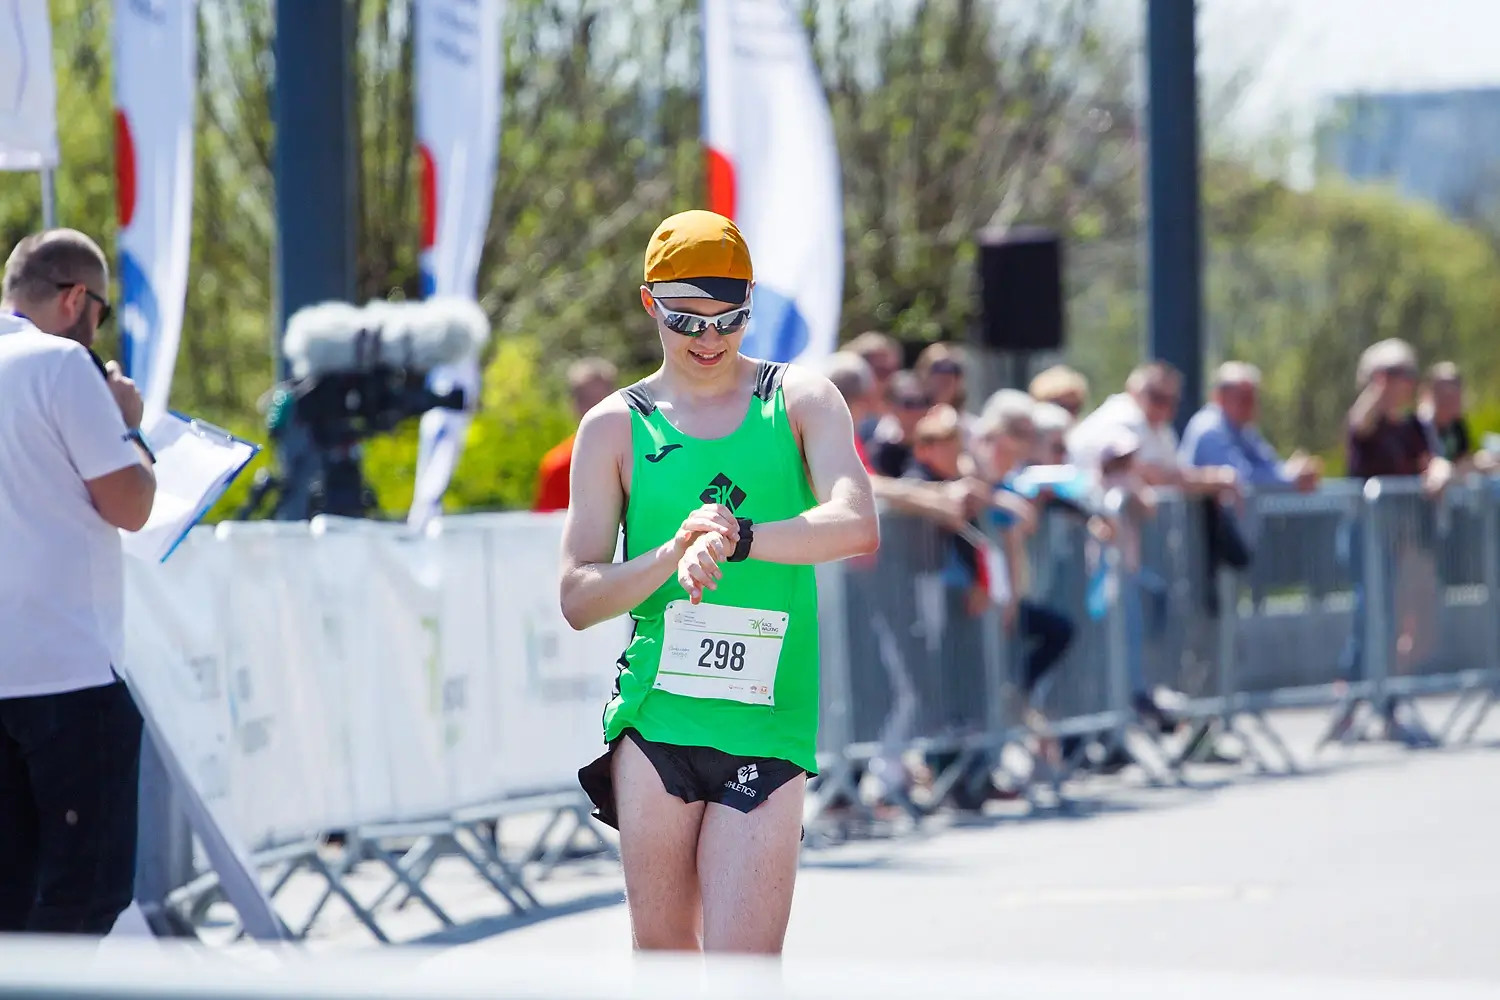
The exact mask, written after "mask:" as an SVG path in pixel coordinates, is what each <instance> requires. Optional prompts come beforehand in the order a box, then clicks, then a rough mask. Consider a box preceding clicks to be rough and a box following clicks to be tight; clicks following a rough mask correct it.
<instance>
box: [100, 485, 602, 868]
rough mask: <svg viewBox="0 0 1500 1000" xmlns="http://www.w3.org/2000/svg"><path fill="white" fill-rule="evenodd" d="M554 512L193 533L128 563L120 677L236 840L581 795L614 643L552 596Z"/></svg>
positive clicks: (596, 740) (268, 840) (248, 526)
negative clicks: (422, 530)
mask: <svg viewBox="0 0 1500 1000" xmlns="http://www.w3.org/2000/svg"><path fill="white" fill-rule="evenodd" d="M562 523H563V515H561V514H499V515H480V516H465V517H454V518H447V519H445V520H444V522H443V524H442V527H441V529H440V530H439V531H436V532H434V533H433V534H432V535H431V536H429V537H412V536H411V535H410V534H408V533H407V532H406V531H404V530H403V529H401V528H398V527H397V526H395V525H384V524H375V523H372V522H368V521H358V520H349V519H340V518H320V519H318V520H317V521H315V522H313V524H312V525H308V524H306V523H281V522H252V523H231V524H223V525H219V526H218V527H217V528H199V529H196V530H195V531H194V532H193V533H192V534H191V535H190V536H189V538H188V540H187V541H186V542H184V543H183V545H182V547H181V548H180V549H179V550H178V553H177V554H176V555H175V556H174V557H173V558H172V559H171V560H170V561H169V562H167V563H159V564H152V563H144V562H141V561H139V560H128V561H127V578H126V599H127V614H126V622H127V637H126V654H125V663H124V673H125V674H126V675H127V676H128V677H129V679H130V682H131V685H132V689H133V690H135V691H136V692H137V694H138V695H139V696H140V697H141V699H142V700H143V702H144V703H145V706H146V708H147V709H148V710H149V714H150V715H151V717H152V718H153V719H154V720H156V722H157V729H158V730H159V732H160V736H161V739H162V742H163V744H164V745H165V746H166V747H167V748H168V749H170V751H171V756H172V758H173V759H174V760H176V761H179V762H180V763H181V767H182V771H183V772H184V774H185V775H186V776H187V780H188V781H189V782H190V783H191V786H192V788H193V790H194V791H195V792H196V793H197V795H198V797H200V798H201V799H202V800H203V802H204V803H205V804H206V806H207V808H208V809H209V811H210V813H211V814H212V815H213V816H214V817H215V819H216V820H217V822H218V823H219V824H220V825H221V826H222V827H223V829H224V830H225V831H226V832H227V833H228V834H229V836H230V839H231V840H232V841H233V842H234V843H237V844H242V845H244V847H245V848H247V849H249V850H259V849H262V848H267V847H272V846H280V845H284V844H288V843H295V842H299V841H302V840H305V839H307V838H309V837H311V836H314V835H316V834H317V833H319V832H321V831H326V830H342V829H352V828H356V827H359V826H361V825H366V824H374V823H390V822H403V821H414V820H424V819H429V818H433V817H439V816H446V815H449V814H451V813H452V812H454V811H455V810H459V809H464V808H468V807H473V806H482V805H484V804H485V803H488V802H493V801H496V800H499V799H503V798H508V797H512V796H517V795H527V794H531V793H555V792H558V791H568V790H573V791H577V790H578V784H577V778H576V772H577V770H578V768H579V767H581V766H583V765H584V764H586V763H588V762H589V761H590V760H592V759H593V758H594V757H595V756H597V755H598V754H599V753H600V752H602V750H603V743H602V739H603V734H602V729H601V723H600V717H601V712H602V711H603V708H604V704H605V702H606V701H607V700H608V698H609V696H610V691H611V686H612V684H613V682H614V676H615V661H616V660H617V659H618V658H619V656H620V653H621V651H622V650H623V649H624V648H625V644H626V642H627V641H628V640H629V621H628V619H619V620H617V621H612V622H608V623H605V624H603V625H599V626H596V627H595V628H592V629H589V630H587V631H585V632H581V633H580V632H574V631H573V630H572V629H570V628H569V627H568V625H567V623H566V622H565V621H564V620H563V618H562V613H561V611H560V610H559V608H558V600H557V589H556V584H555V581H556V579H557V572H558V565H557V554H558V551H559V544H560V541H561V537H562Z"/></svg>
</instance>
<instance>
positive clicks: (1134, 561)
mask: <svg viewBox="0 0 1500 1000" xmlns="http://www.w3.org/2000/svg"><path fill="white" fill-rule="evenodd" d="M1141 454H1142V445H1141V440H1140V438H1138V437H1137V436H1136V434H1135V432H1134V431H1132V430H1130V429H1129V428H1126V427H1116V428H1114V429H1113V430H1111V431H1109V432H1108V433H1107V434H1106V435H1105V436H1104V437H1103V438H1102V440H1100V441H1099V443H1098V450H1097V451H1096V452H1095V460H1096V461H1097V463H1098V482H1099V492H1100V503H1101V505H1102V506H1103V507H1104V508H1105V509H1106V510H1108V511H1111V512H1112V513H1115V514H1116V516H1115V517H1113V518H1112V519H1111V527H1112V532H1113V536H1114V543H1115V545H1116V546H1117V547H1118V549H1119V574H1120V580H1119V601H1120V609H1121V611H1122V613H1123V618H1124V622H1125V666H1126V673H1127V680H1128V683H1129V685H1130V701H1131V706H1132V707H1133V708H1134V709H1135V710H1136V712H1137V713H1138V714H1139V715H1140V716H1141V717H1142V718H1144V719H1146V720H1147V721H1148V722H1151V723H1152V724H1154V725H1156V726H1157V727H1158V728H1160V729H1162V730H1163V731H1166V730H1169V729H1171V728H1173V725H1174V724H1173V721H1172V720H1171V719H1170V718H1169V717H1168V716H1167V714H1166V712H1164V711H1163V710H1162V708H1161V706H1159V705H1158V704H1157V703H1156V699H1155V697H1154V696H1153V694H1152V691H1151V687H1150V685H1149V683H1148V682H1147V680H1146V664H1145V644H1146V627H1145V609H1144V607H1143V606H1142V599H1143V597H1144V595H1145V590H1146V587H1145V586H1144V585H1143V583H1142V580H1141V576H1142V572H1143V567H1142V564H1141V524H1142V523H1143V522H1144V521H1146V520H1147V519H1149V518H1151V517H1153V516H1154V515H1155V513H1156V496H1155V493H1154V492H1153V491H1152V489H1151V486H1150V484H1149V483H1148V481H1147V476H1146V473H1145V469H1144V468H1143V466H1142V463H1141ZM1119 757H1120V755H1119V754H1117V755H1116V759H1115V760H1113V761H1111V762H1109V764H1110V766H1111V767H1112V766H1115V765H1117V764H1119V763H1121V762H1122V761H1121V760H1120V759H1119Z"/></svg>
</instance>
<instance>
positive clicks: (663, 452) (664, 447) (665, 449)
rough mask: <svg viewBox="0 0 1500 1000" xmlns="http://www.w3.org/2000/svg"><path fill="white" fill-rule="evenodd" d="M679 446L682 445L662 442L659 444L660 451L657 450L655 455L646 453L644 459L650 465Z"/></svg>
mask: <svg viewBox="0 0 1500 1000" xmlns="http://www.w3.org/2000/svg"><path fill="white" fill-rule="evenodd" d="M681 447H682V445H680V444H664V445H662V446H661V451H659V452H657V453H656V454H655V455H647V456H646V461H648V462H650V463H651V464H652V465H655V464H656V463H657V462H660V461H661V460H662V459H664V458H666V457H667V456H668V455H670V454H672V452H674V451H676V450H677V449H678V448H681Z"/></svg>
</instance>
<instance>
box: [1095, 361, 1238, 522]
mask: <svg viewBox="0 0 1500 1000" xmlns="http://www.w3.org/2000/svg"><path fill="white" fill-rule="evenodd" d="M1181 398H1182V375H1181V374H1180V373H1179V372H1178V371H1177V369H1176V368H1173V367H1172V366H1171V365H1169V364H1167V363H1166V362H1165V361H1150V362H1147V363H1146V364H1143V365H1141V366H1139V367H1138V368H1136V369H1135V370H1134V371H1133V372H1131V373H1130V377H1129V378H1127V379H1126V380H1125V391H1124V392H1121V393H1116V394H1115V395H1113V396H1110V397H1109V398H1108V399H1106V400H1105V401H1104V402H1103V403H1101V404H1100V405H1099V408H1098V409H1097V410H1095V411H1094V412H1093V413H1090V414H1089V415H1088V416H1087V417H1085V418H1084V419H1083V420H1082V421H1080V422H1079V424H1078V426H1077V427H1074V428H1073V432H1072V433H1071V434H1069V435H1068V451H1069V453H1070V454H1071V455H1072V457H1073V461H1074V462H1076V463H1077V464H1078V465H1079V466H1081V467H1083V468H1088V469H1094V470H1097V469H1098V468H1099V453H1100V451H1101V450H1102V449H1103V448H1104V445H1105V444H1106V443H1107V442H1109V441H1111V440H1114V439H1115V438H1116V437H1117V436H1118V434H1119V432H1120V431H1121V430H1125V431H1129V432H1130V433H1131V434H1133V435H1134V436H1135V438H1136V440H1137V441H1139V442H1140V448H1139V450H1138V451H1137V452H1136V463H1137V466H1138V468H1139V469H1140V472H1141V478H1142V479H1144V480H1145V481H1146V483H1148V484H1149V485H1151V486H1176V487H1178V488H1180V489H1183V490H1185V491H1187V492H1189V493H1217V494H1220V495H1226V496H1233V495H1234V491H1235V488H1236V478H1237V477H1236V476H1235V472H1234V469H1233V468H1230V467H1228V466H1208V467H1203V468H1192V467H1188V466H1184V465H1183V464H1182V463H1181V462H1180V461H1179V460H1178V456H1177V431H1176V430H1175V429H1174V428H1173V427H1172V419H1173V417H1175V416H1176V415H1177V403H1178V401H1179V400H1180V399H1181Z"/></svg>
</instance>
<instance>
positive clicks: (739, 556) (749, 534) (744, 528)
mask: <svg viewBox="0 0 1500 1000" xmlns="http://www.w3.org/2000/svg"><path fill="white" fill-rule="evenodd" d="M735 520H736V521H738V522H739V525H740V540H739V542H738V543H737V544H736V545H735V547H734V551H733V552H731V553H729V559H728V561H729V562H744V561H745V560H746V559H749V558H750V546H751V545H752V544H753V543H754V542H755V522H753V521H751V520H750V519H749V518H748V517H737V518H735Z"/></svg>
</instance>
